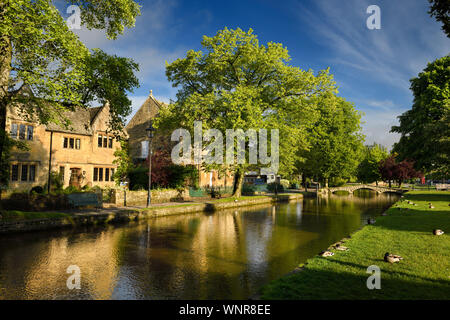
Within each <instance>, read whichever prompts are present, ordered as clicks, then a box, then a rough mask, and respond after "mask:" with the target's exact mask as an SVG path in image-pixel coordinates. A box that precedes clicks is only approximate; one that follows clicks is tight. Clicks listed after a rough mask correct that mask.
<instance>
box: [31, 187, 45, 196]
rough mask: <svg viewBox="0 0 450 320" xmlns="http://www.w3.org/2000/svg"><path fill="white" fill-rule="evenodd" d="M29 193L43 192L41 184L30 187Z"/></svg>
mask: <svg viewBox="0 0 450 320" xmlns="http://www.w3.org/2000/svg"><path fill="white" fill-rule="evenodd" d="M30 193H37V194H43V193H44V188H43V187H41V186H36V187H33V188H31V190H30Z"/></svg>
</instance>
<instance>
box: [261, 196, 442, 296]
mask: <svg viewBox="0 0 450 320" xmlns="http://www.w3.org/2000/svg"><path fill="white" fill-rule="evenodd" d="M408 200H409V201H412V202H413V203H415V204H417V205H413V204H408V202H407V201H408ZM429 203H432V205H433V206H434V208H429ZM449 203H450V192H443V191H411V192H408V193H406V194H405V195H404V198H403V199H401V200H400V201H398V202H397V203H396V204H394V205H393V206H392V207H391V208H390V209H388V210H387V211H386V214H387V215H386V216H380V217H378V218H377V220H376V223H375V224H373V225H367V226H365V227H364V228H362V229H361V230H359V231H357V232H356V233H354V234H353V235H352V236H351V238H350V239H348V240H346V241H345V246H346V247H348V248H349V250H348V251H336V250H331V251H333V252H334V253H335V254H334V256H332V257H327V258H324V257H319V256H316V257H314V258H312V259H309V260H308V261H307V263H306V264H305V265H303V266H299V268H298V269H297V270H296V271H294V272H293V273H291V274H289V275H286V276H284V277H282V278H280V279H278V280H275V281H273V282H272V283H270V284H268V285H267V286H265V287H264V288H263V289H262V294H261V298H262V299H298V300H308V299H311V300H315V299H450V250H449V248H450V206H449ZM433 229H442V230H444V231H445V232H446V233H445V234H444V235H441V236H434V235H433V233H432V231H433ZM323 249H324V250H325V249H326V248H323ZM385 252H390V253H394V254H398V255H401V256H402V257H403V258H404V259H403V260H402V261H400V262H399V263H394V264H389V263H387V262H384V261H383V256H384V253H385ZM372 265H376V266H378V267H379V268H380V270H381V277H380V278H381V289H380V290H377V289H374V290H369V289H368V288H367V286H366V281H367V278H368V277H369V276H370V274H368V273H367V267H369V266H372Z"/></svg>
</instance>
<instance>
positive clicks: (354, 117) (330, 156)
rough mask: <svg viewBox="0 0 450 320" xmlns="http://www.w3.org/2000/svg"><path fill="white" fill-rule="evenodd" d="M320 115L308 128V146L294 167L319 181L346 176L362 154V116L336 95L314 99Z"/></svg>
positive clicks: (354, 169)
mask: <svg viewBox="0 0 450 320" xmlns="http://www.w3.org/2000/svg"><path fill="white" fill-rule="evenodd" d="M317 108H318V111H319V115H320V116H319V117H318V118H317V120H316V121H315V122H314V123H313V124H312V125H311V126H310V127H309V128H308V142H309V149H308V150H304V151H302V152H301V153H300V159H304V160H299V161H297V170H298V172H299V173H304V174H305V175H306V176H309V177H316V178H318V179H319V180H325V181H327V180H328V179H331V178H336V177H340V178H349V177H350V176H352V175H354V174H355V171H356V168H357V165H358V163H359V159H360V157H361V150H362V147H363V146H362V143H363V136H362V134H361V133H360V130H361V126H360V124H361V115H360V113H359V112H358V111H357V110H355V107H354V106H353V104H352V103H350V102H347V101H346V100H345V99H343V98H340V97H337V96H335V95H331V94H328V95H324V96H322V97H320V98H319V99H317Z"/></svg>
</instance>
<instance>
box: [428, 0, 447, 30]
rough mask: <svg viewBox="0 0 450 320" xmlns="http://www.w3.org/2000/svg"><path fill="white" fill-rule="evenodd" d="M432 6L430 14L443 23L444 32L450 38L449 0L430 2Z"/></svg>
mask: <svg viewBox="0 0 450 320" xmlns="http://www.w3.org/2000/svg"><path fill="white" fill-rule="evenodd" d="M428 1H429V2H430V4H431V6H430V11H428V13H429V14H430V15H431V16H432V17H436V20H437V21H439V22H441V23H442V30H443V31H444V32H445V33H446V34H447V37H450V3H449V1H448V0H428Z"/></svg>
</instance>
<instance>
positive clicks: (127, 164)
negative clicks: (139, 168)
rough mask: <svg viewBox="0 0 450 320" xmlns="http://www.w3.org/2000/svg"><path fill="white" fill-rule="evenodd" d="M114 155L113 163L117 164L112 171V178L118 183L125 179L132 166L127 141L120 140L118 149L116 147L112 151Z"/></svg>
mask: <svg viewBox="0 0 450 320" xmlns="http://www.w3.org/2000/svg"><path fill="white" fill-rule="evenodd" d="M114 157H115V159H114V160H113V164H115V165H117V168H116V171H115V172H114V177H113V179H114V181H115V182H116V185H120V183H121V182H122V181H125V180H126V179H127V177H128V173H129V172H130V171H131V170H132V169H133V168H134V165H133V160H132V159H131V156H130V147H129V143H128V141H126V140H121V141H120V149H117V150H116V151H115V152H114Z"/></svg>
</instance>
